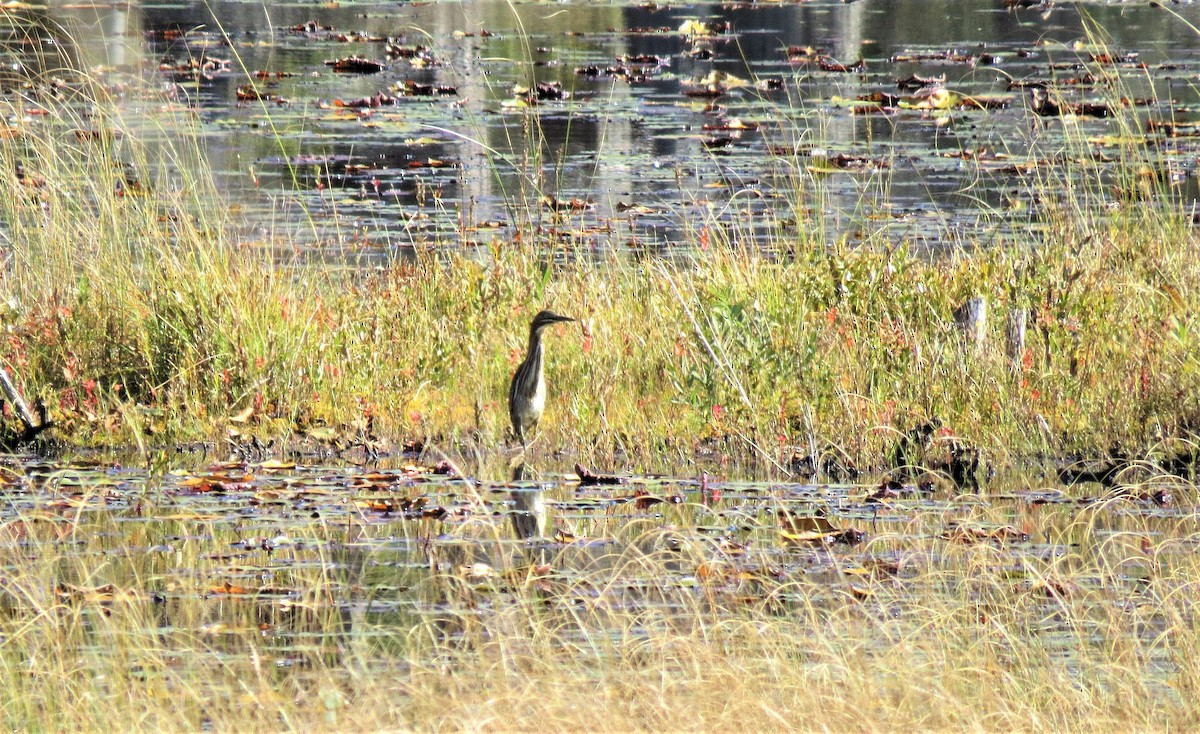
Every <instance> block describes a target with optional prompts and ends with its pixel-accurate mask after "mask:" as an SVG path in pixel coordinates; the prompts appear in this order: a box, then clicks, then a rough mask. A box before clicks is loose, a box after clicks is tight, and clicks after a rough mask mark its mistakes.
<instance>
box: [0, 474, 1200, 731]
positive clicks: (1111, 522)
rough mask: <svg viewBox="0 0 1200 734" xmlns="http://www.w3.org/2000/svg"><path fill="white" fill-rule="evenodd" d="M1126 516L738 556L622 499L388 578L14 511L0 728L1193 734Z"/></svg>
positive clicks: (935, 526)
mask: <svg viewBox="0 0 1200 734" xmlns="http://www.w3.org/2000/svg"><path fill="white" fill-rule="evenodd" d="M1177 489H1178V490H1179V491H1180V492H1182V493H1186V496H1187V497H1191V496H1193V494H1194V491H1195V488H1194V487H1191V486H1188V487H1179V488H1177ZM152 496H153V493H152V492H148V493H147V494H146V495H144V501H147V502H149V501H150V498H151V497H152ZM30 499H31V500H35V499H37V495H31V496H30ZM1122 508H1124V509H1126V510H1132V509H1135V506H1134V505H1131V504H1128V503H1126V504H1124V505H1122V504H1121V502H1120V501H1117V502H1116V504H1111V503H1110V504H1107V505H1095V506H1093V507H1091V508H1076V507H1074V506H1071V505H1067V506H1063V507H1059V508H1055V507H1044V508H1041V509H1040V510H1039V509H1037V508H1029V507H1026V508H1025V509H1024V510H1021V512H1022V513H1024V519H1023V521H1022V528H1023V530H1024V532H1026V533H1028V534H1029V535H1030V540H1029V541H1028V542H1018V541H1015V540H1014V541H1013V542H1012V543H997V542H995V541H988V540H980V541H978V542H961V541H956V540H953V539H949V538H948V537H947V536H946V530H947V527H948V526H947V523H946V520H945V514H944V513H943V512H941V511H936V512H933V511H921V510H917V511H916V512H912V510H913V506H912V505H904V507H903V508H900V511H901V512H904V513H906V514H910V513H911V514H910V520H909V522H908V523H907V525H906V526H904V527H903V528H901V529H900V530H899V531H898V532H881V533H878V534H876V535H874V536H873V537H871V538H870V540H869V542H868V543H866V544H865V545H862V546H857V547H853V548H847V547H845V546H840V545H832V546H828V547H823V548H813V547H809V546H806V545H798V546H793V547H791V548H785V549H781V548H780V546H779V539H778V535H777V533H775V532H773V531H772V530H771V529H770V527H769V526H767V527H764V528H762V529H761V531H759V532H758V533H757V534H756V535H755V541H754V543H753V544H752V545H751V546H750V548H749V549H747V550H744V551H739V550H731V549H730V548H728V547H725V548H724V549H722V547H720V546H718V544H717V543H716V541H715V540H702V539H699V538H695V537H693V536H692V535H691V534H689V533H686V532H681V531H680V530H678V529H673V528H671V527H670V525H672V524H674V523H680V522H685V523H692V524H694V523H695V521H696V519H697V517H696V515H697V513H700V514H701V515H702V513H703V512H704V510H702V509H701V508H698V507H694V506H683V507H680V508H676V509H671V508H668V509H666V510H665V516H664V517H662V518H661V519H658V518H652V517H646V516H642V517H640V518H633V517H629V516H625V517H622V515H623V514H624V513H623V512H618V514H617V516H616V517H615V518H614V519H615V520H617V522H613V523H610V524H606V525H603V527H605V528H608V529H607V530H603V531H600V532H599V534H597V535H595V536H593V537H591V538H589V539H588V542H589V543H592V544H593V546H592V548H593V549H592V550H587V549H585V548H579V549H574V550H573V549H572V548H570V547H562V546H559V547H558V548H557V549H552V550H551V553H550V556H549V558H548V561H549V565H548V566H546V567H544V568H543V567H530V566H528V565H526V564H525V563H524V562H522V561H521V560H520V559H521V558H522V557H523V554H522V553H521V552H520V551H518V549H517V547H516V546H514V545H513V544H512V543H511V541H509V540H505V538H507V537H509V536H508V530H507V526H506V524H505V523H504V522H503V518H501V519H500V521H498V522H497V524H496V525H494V526H493V525H492V524H491V523H492V521H489V520H487V519H483V518H480V519H477V520H469V521H467V522H466V523H465V524H451V525H449V526H447V527H444V528H441V530H442V531H446V532H448V533H449V536H448V537H444V538H442V539H441V540H438V541H436V542H434V543H432V544H430V545H426V544H420V545H414V546H413V547H412V548H413V549H412V551H411V553H412V555H413V556H414V560H415V561H417V564H416V565H414V566H413V567H411V568H409V569H400V568H396V567H393V568H386V569H385V568H380V567H377V566H376V565H375V563H374V561H375V559H376V558H377V556H376V554H375V553H374V552H372V551H369V550H365V549H364V548H366V547H369V545H370V543H371V541H372V539H374V540H377V541H384V542H386V541H388V537H389V536H393V535H395V534H396V533H397V532H398V531H399V530H400V529H401V528H399V527H397V526H396V525H395V524H394V523H384V524H381V525H380V524H371V525H362V524H358V523H355V522H352V523H350V524H349V525H346V524H344V523H336V524H330V523H326V522H324V521H318V520H313V521H298V520H297V519H288V518H286V517H282V516H279V517H274V516H272V515H270V514H263V515H261V516H259V518H258V520H257V523H258V525H259V527H261V528H273V529H274V530H272V532H280V531H282V532H284V533H286V535H287V536H288V539H287V541H286V543H285V542H284V541H282V540H280V539H279V538H275V539H273V541H274V542H275V543H277V544H278V545H277V547H276V548H275V549H274V550H273V551H270V552H268V551H264V550H262V549H260V548H258V547H255V543H253V542H252V543H248V544H243V543H241V542H235V541H244V540H245V536H244V534H242V533H240V532H239V531H237V530H236V528H234V526H233V525H231V524H229V523H228V522H224V521H211V520H205V519H203V518H198V517H197V518H182V519H177V520H168V519H161V520H160V519H155V517H156V515H155V510H154V508H153V506H152V505H146V506H143V508H142V512H143V513H144V514H145V515H146V517H145V519H142V520H140V521H132V520H134V518H133V517H126V518H125V520H124V521H121V520H119V519H118V515H116V514H113V513H109V512H95V511H89V512H85V513H83V514H81V515H78V516H74V517H73V516H70V515H67V516H64V517H52V516H49V515H45V514H42V515H38V514H36V513H25V514H22V515H21V516H19V518H18V519H17V520H14V521H10V522H9V523H7V524H6V525H5V526H4V527H3V529H2V532H3V533H4V546H3V555H4V560H5V565H6V568H7V569H8V571H7V572H6V575H5V579H4V581H3V584H2V586H0V604H2V609H3V614H2V615H0V634H3V636H4V639H5V645H4V646H3V648H2V649H0V685H2V686H3V688H4V690H6V692H7V694H8V695H7V696H6V700H7V703H6V704H5V706H4V707H3V717H4V719H5V721H6V723H7V724H8V725H9V726H12V727H14V728H18V729H61V728H70V729H73V730H83V731H95V730H102V729H108V728H111V726H112V725H113V724H114V722H121V723H122V725H123V726H132V727H134V728H136V729H139V730H140V729H145V730H162V729H172V730H175V729H188V730H193V729H196V728H201V727H204V728H209V727H211V728H212V729H213V730H216V731H230V730H235V729H240V730H245V729H246V728H250V729H260V728H265V729H277V728H284V729H293V730H304V731H312V730H348V729H355V730H362V729H369V730H375V729H381V728H422V729H429V728H437V729H463V728H467V729H478V728H484V729H500V730H513V729H521V728H526V727H528V726H529V725H530V722H539V723H540V725H542V726H546V727H554V728H556V729H566V730H572V729H580V728H587V729H589V730H600V731H627V730H630V729H655V730H663V729H669V730H679V729H688V730H691V729H705V730H711V729H729V728H746V727H752V728H754V729H770V730H779V729H798V730H812V729H836V730H847V729H851V730H870V731H890V730H895V729H897V728H923V729H924V728H947V727H950V728H980V729H987V730H994V729H1027V728H1039V729H1064V728H1065V729H1073V730H1075V729H1089V730H1091V729H1097V730H1105V729H1129V728H1135V729H1144V728H1153V729H1164V728H1184V729H1187V728H1191V727H1194V726H1195V725H1196V724H1197V716H1198V712H1197V710H1196V707H1195V705H1194V703H1193V701H1194V698H1195V695H1196V693H1197V691H1196V686H1197V683H1198V681H1200V679H1198V678H1197V670H1196V665H1195V659H1196V651H1197V643H1198V641H1200V637H1198V635H1197V628H1196V625H1195V619H1194V609H1193V607H1194V603H1193V601H1192V600H1193V599H1194V596H1195V579H1196V578H1197V574H1198V573H1200V568H1198V567H1197V565H1196V554H1195V552H1194V551H1195V541H1196V538H1195V537H1194V533H1192V532H1191V530H1190V524H1189V523H1187V522H1186V521H1170V520H1156V519H1154V518H1153V517H1152V515H1148V514H1141V513H1137V512H1122ZM1011 510H1012V507H1011V506H1010V507H1008V508H1003V507H1002V506H1000V505H997V507H996V508H995V509H993V510H989V509H986V508H982V507H981V508H979V510H978V511H976V512H971V511H967V512H966V513H965V514H966V515H968V516H970V517H971V521H973V522H983V523H986V522H989V521H991V522H995V521H1001V522H1003V521H1005V520H1010V519H1011V515H1010V514H1009V513H1010V511H1011ZM131 521H132V522H131ZM400 522H404V521H400ZM767 522H769V518H768V520H767ZM1098 524H1100V525H1104V526H1105V529H1104V530H1103V531H1100V530H1098V529H1097V525H1098ZM131 526H132V527H133V528H134V530H130V529H129V528H130V527H131ZM403 528H404V529H403V533H402V534H403V535H408V534H409V533H414V534H417V535H420V534H424V533H428V532H430V531H435V532H436V531H437V529H435V528H433V527H432V526H429V527H422V524H421V523H414V524H409V523H405V524H404V525H403ZM453 537H460V538H463V539H467V538H473V539H474V540H471V541H469V542H466V543H465V544H464V543H463V542H462V541H454V540H452V538H453ZM351 541H352V542H351ZM356 544H357V545H358V546H360V547H359V548H356V547H355V545H356ZM420 549H424V550H420ZM462 554H466V555H462ZM393 557H394V556H393ZM471 558H473V559H474V561H475V562H476V563H477V562H479V561H480V559H481V558H484V559H487V560H490V561H492V563H493V564H494V565H491V566H488V567H485V570H486V573H478V572H476V571H473V570H472V569H473V566H472V564H471V562H470V561H469V560H467V559H471ZM422 559H425V562H426V563H427V567H425V568H422V567H421V561H422ZM182 569H187V571H186V572H184V571H183V570H182ZM238 569H242V571H241V572H242V573H245V574H246V575H245V576H244V577H238V576H231V575H230V574H231V573H238V572H239V571H238ZM385 571H386V572H385ZM264 573H265V574H267V575H263V574H264ZM243 578H244V579H246V580H243ZM231 579H232V581H231ZM242 584H244V585H245V586H246V587H249V588H248V590H246V591H244V590H242V589H240V588H239V586H240V585H242ZM255 591H259V592H260V593H261V595H256V594H255ZM390 605H395V606H394V609H393V611H388V609H389V606H390Z"/></svg>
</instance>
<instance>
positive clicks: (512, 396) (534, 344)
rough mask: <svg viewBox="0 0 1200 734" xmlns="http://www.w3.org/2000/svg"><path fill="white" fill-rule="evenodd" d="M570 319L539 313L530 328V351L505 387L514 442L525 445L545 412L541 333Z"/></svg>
mask: <svg viewBox="0 0 1200 734" xmlns="http://www.w3.org/2000/svg"><path fill="white" fill-rule="evenodd" d="M574 320H575V319H573V318H571V317H569V316H559V315H558V314H556V313H554V312H553V311H540V312H538V315H537V316H534V317H533V321H532V322H531V323H530V324H529V350H528V351H527V352H526V353H525V360H524V361H523V362H521V364H520V365H519V366H518V367H517V371H516V372H515V373H514V374H513V378H512V383H511V384H510V385H509V386H508V417H509V419H510V420H511V421H512V427H513V433H514V434H516V436H517V440H518V441H520V442H521V443H522V444H524V443H525V439H526V436H527V435H528V434H529V433H530V432H531V431H533V429H534V428H536V427H537V424H538V421H539V420H541V418H542V411H544V410H545V409H546V378H545V375H544V373H543V364H542V363H543V361H544V357H545V347H543V346H542V332H543V331H544V330H545V329H546V328H547V327H549V326H552V325H554V324H557V323H561V322H564V321H574Z"/></svg>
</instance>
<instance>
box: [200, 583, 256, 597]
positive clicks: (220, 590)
mask: <svg viewBox="0 0 1200 734" xmlns="http://www.w3.org/2000/svg"><path fill="white" fill-rule="evenodd" d="M209 591H210V592H212V593H214V594H220V595H230V596H244V595H246V594H250V593H252V590H250V589H247V588H246V587H244V586H235V585H234V584H231V583H229V582H228V581H226V582H225V583H223V584H221V585H220V586H214V587H212V588H211V589H209Z"/></svg>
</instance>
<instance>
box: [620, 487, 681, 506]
mask: <svg viewBox="0 0 1200 734" xmlns="http://www.w3.org/2000/svg"><path fill="white" fill-rule="evenodd" d="M625 500H626V501H629V500H633V506H634V507H635V508H637V509H639V510H648V509H650V508H651V507H653V506H654V505H660V504H663V503H670V504H672V505H681V504H683V502H684V498H683V495H679V494H673V495H668V496H666V497H656V496H654V495H652V494H650V493H649V492H648V491H646V490H644V489H639V490H637V491H636V492H634V493H633V495H632V496H630V497H626V498H625Z"/></svg>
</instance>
